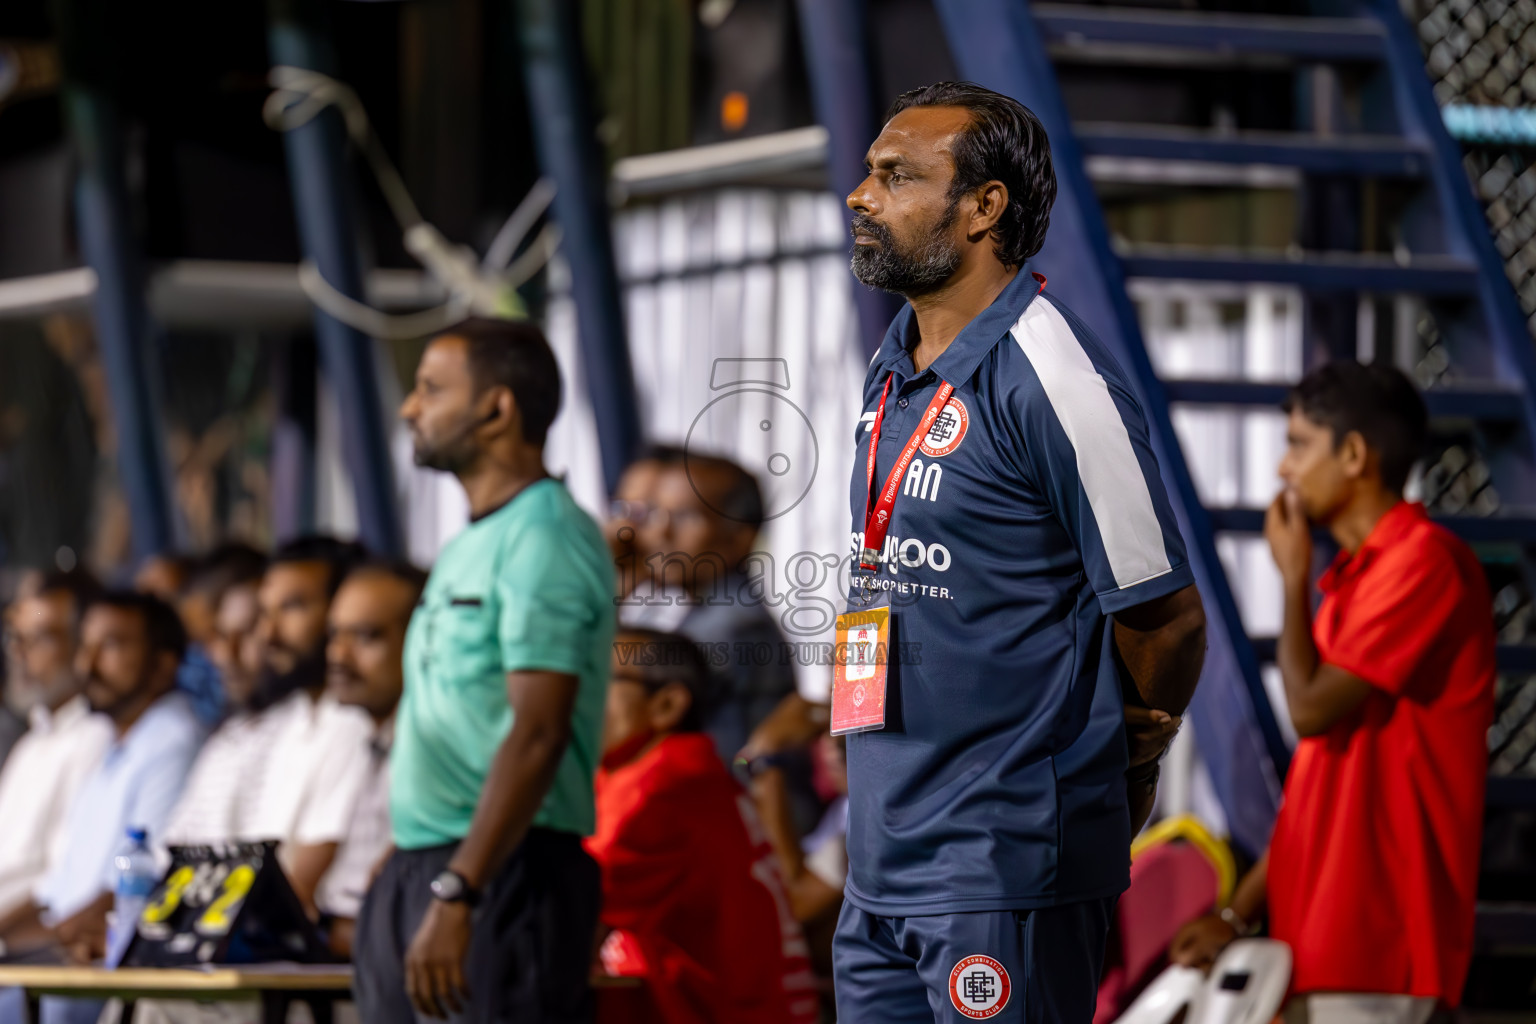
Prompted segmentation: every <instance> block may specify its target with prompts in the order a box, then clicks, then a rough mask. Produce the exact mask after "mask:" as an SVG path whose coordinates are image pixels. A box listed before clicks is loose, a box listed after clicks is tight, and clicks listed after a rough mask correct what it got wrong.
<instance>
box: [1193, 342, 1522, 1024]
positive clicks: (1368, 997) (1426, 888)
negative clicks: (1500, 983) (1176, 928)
mask: <svg viewBox="0 0 1536 1024" xmlns="http://www.w3.org/2000/svg"><path fill="white" fill-rule="evenodd" d="M1284 408H1285V410H1286V412H1287V413H1288V414H1289V417H1290V420H1289V424H1288V428H1287V450H1286V455H1285V458H1284V459H1283V460H1282V461H1281V463H1280V476H1281V479H1282V480H1283V481H1284V483H1285V489H1284V490H1283V491H1282V493H1281V494H1280V496H1279V497H1277V498H1276V499H1275V502H1274V504H1273V505H1271V506H1270V509H1269V512H1268V515H1267V516H1266V518H1265V523H1264V535H1265V538H1266V539H1267V540H1268V541H1269V545H1270V549H1271V551H1272V552H1273V554H1274V557H1275V562H1276V564H1277V565H1278V566H1279V567H1280V575H1281V578H1282V579H1283V581H1284V586H1285V612H1284V625H1283V628H1282V630H1281V635H1280V641H1279V645H1278V647H1277V650H1276V661H1277V662H1278V663H1279V667H1280V672H1281V675H1282V677H1283V679H1284V683H1285V695H1286V703H1287V704H1288V706H1289V708H1290V713H1291V721H1292V722H1293V723H1294V724H1295V726H1296V732H1297V734H1298V735H1299V736H1301V737H1302V739H1301V741H1300V742H1299V743H1298V744H1297V746H1296V753H1295V756H1294V758H1293V759H1292V761H1291V768H1290V772H1289V774H1288V775H1287V777H1286V780H1285V798H1284V803H1283V804H1282V806H1281V808H1280V815H1279V817H1278V819H1277V820H1276V822H1275V830H1274V834H1273V836H1272V837H1271V839H1270V847H1269V852H1268V853H1267V854H1266V856H1265V858H1264V859H1262V860H1261V861H1260V862H1259V864H1258V865H1257V866H1256V867H1255V868H1254V870H1253V871H1252V872H1250V873H1249V875H1248V877H1246V878H1245V879H1244V880H1243V882H1242V884H1241V885H1240V886H1239V887H1238V891H1237V893H1236V894H1235V895H1234V898H1233V901H1232V905H1231V907H1229V908H1228V909H1227V910H1225V911H1223V915H1224V916H1223V917H1221V918H1217V917H1210V918H1203V919H1200V920H1198V921H1194V922H1191V923H1190V924H1189V925H1187V926H1186V927H1185V928H1184V930H1183V931H1182V932H1181V933H1180V935H1179V936H1178V938H1176V939H1175V941H1174V948H1173V958H1174V959H1175V960H1176V961H1179V962H1183V963H1192V964H1200V963H1205V962H1208V961H1209V960H1210V959H1212V958H1213V957H1214V956H1215V954H1216V953H1217V952H1219V950H1220V948H1221V947H1222V946H1224V945H1225V944H1226V943H1227V942H1230V941H1231V940H1232V939H1233V938H1234V937H1235V936H1236V935H1237V934H1238V933H1239V932H1241V931H1246V930H1247V927H1248V925H1247V922H1250V921H1255V920H1256V919H1257V917H1258V915H1259V913H1260V912H1261V911H1262V909H1263V907H1264V904H1265V901H1266V895H1267V902H1268V906H1269V918H1270V932H1271V934H1272V935H1273V936H1274V937H1275V938H1277V939H1281V940H1283V941H1285V942H1286V943H1288V944H1289V945H1290V946H1291V949H1292V952H1293V954H1294V956H1295V965H1294V968H1293V974H1292V990H1293V992H1294V993H1295V994H1296V995H1297V996H1298V997H1302V998H1296V999H1293V1000H1292V1003H1291V1007H1290V1008H1289V1009H1288V1010H1287V1015H1286V1019H1287V1021H1312V1022H1314V1024H1335V1022H1337V1024H1343V1022H1346V1021H1350V1022H1352V1021H1361V1022H1365V1021H1369V1022H1372V1024H1377V1022H1380V1024H1398V1022H1402V1024H1419V1022H1422V1021H1424V1020H1426V1019H1427V1018H1428V1017H1429V1016H1430V1014H1431V1013H1432V1012H1433V1011H1434V1009H1435V1007H1436V1005H1437V1004H1438V1005H1439V1006H1442V1007H1454V1006H1456V1005H1457V1003H1458V1002H1459V1001H1460V998H1461V989H1462V984H1463V983H1464V982H1465V980H1466V976H1467V967H1468V964H1469V962H1470V961H1471V957H1472V933H1473V924H1474V912H1475V905H1476V898H1477V868H1478V852H1479V846H1480V843H1481V838H1482V829H1483V793H1484V788H1485V784H1486V778H1487V771H1488V745H1487V744H1488V741H1487V734H1488V727H1489V725H1490V724H1491V722H1492V720H1493V708H1494V674H1495V665H1494V642H1495V638H1494V625H1493V612H1492V602H1491V600H1490V598H1489V594H1488V586H1487V582H1486V580H1485V579H1484V576H1483V571H1482V566H1480V565H1479V564H1478V562H1477V559H1476V557H1475V556H1474V555H1473V554H1472V552H1471V550H1470V549H1469V548H1468V547H1467V546H1466V545H1465V544H1463V543H1462V542H1461V541H1460V540H1458V539H1457V538H1455V537H1454V536H1452V535H1451V534H1450V533H1449V532H1448V531H1446V530H1445V529H1443V528H1442V527H1439V526H1437V525H1435V524H1434V523H1431V522H1430V521H1429V520H1428V519H1427V518H1426V517H1425V514H1424V509H1423V507H1422V506H1420V505H1417V504H1410V503H1408V502H1405V501H1403V499H1402V492H1403V486H1404V484H1405V483H1406V481H1407V479H1408V473H1409V471H1410V469H1411V468H1412V466H1413V463H1414V462H1415V461H1416V459H1417V458H1418V456H1419V454H1420V451H1421V450H1422V448H1423V445H1424V442H1425V438H1426V434H1427V416H1426V413H1425V409H1424V402H1423V399H1422V398H1420V397H1419V394H1418V392H1417V391H1415V390H1414V387H1413V385H1412V384H1411V383H1409V381H1408V379H1407V378H1406V377H1404V376H1403V375H1402V374H1401V373H1399V372H1398V371H1397V370H1394V369H1391V368H1390V367H1385V366H1362V365H1360V364H1358V363H1354V362H1341V363H1334V364H1330V365H1328V366H1325V367H1323V368H1322V369H1320V370H1317V371H1315V372H1314V373H1311V374H1309V375H1308V376H1307V377H1306V378H1305V379H1303V380H1302V381H1301V383H1299V384H1298V385H1297V386H1296V388H1295V389H1294V390H1293V391H1292V392H1291V395H1290V397H1289V398H1288V399H1287V400H1286V403H1285V406H1284ZM1311 524H1316V525H1319V526H1323V527H1325V528H1327V530H1328V531H1329V533H1331V534H1332V535H1333V537H1334V539H1335V540H1336V541H1337V542H1338V544H1339V547H1340V549H1341V550H1340V552H1339V555H1338V557H1337V558H1335V559H1334V561H1333V564H1332V565H1331V566H1330V567H1329V569H1328V571H1327V572H1325V573H1324V574H1323V576H1322V578H1321V579H1320V580H1319V581H1318V589H1319V590H1320V591H1321V593H1322V602H1321V603H1320V604H1319V606H1318V609H1317V614H1316V616H1315V618H1314V617H1313V615H1312V591H1311V585H1310V573H1311V565H1312V538H1311V534H1310V530H1309V527H1310V525H1311ZM1309 626H1310V628H1309Z"/></svg>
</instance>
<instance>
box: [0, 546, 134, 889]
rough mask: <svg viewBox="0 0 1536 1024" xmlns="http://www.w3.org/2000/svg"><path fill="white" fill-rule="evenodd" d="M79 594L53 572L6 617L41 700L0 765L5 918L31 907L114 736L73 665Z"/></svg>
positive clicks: (23, 679) (23, 682) (25, 681)
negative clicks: (83, 786)
mask: <svg viewBox="0 0 1536 1024" xmlns="http://www.w3.org/2000/svg"><path fill="white" fill-rule="evenodd" d="M81 593H82V591H81V588H80V587H78V586H76V585H75V581H72V580H70V579H68V578H65V577H62V576H56V577H52V578H49V579H47V580H45V581H44V582H43V585H42V587H41V589H39V590H38V591H37V592H36V593H34V594H33V595H31V596H29V597H26V598H23V599H21V600H19V601H17V602H16V603H15V604H14V605H13V606H12V607H11V609H10V614H9V615H8V617H7V621H8V626H9V628H8V632H7V636H6V641H7V643H8V645H9V646H10V648H11V650H12V653H13V655H14V659H13V662H12V664H13V665H14V667H15V669H16V670H17V671H18V673H19V676H20V678H18V679H17V680H16V682H17V683H18V684H19V686H18V689H20V690H21V691H22V692H24V693H26V694H28V695H29V696H30V697H31V698H32V699H33V700H35V701H36V703H34V704H33V705H32V706H31V708H30V709H29V711H28V712H27V718H28V721H29V724H30V728H29V730H28V731H27V732H26V733H25V734H24V735H23V736H22V737H21V739H20V740H18V741H17V743H16V746H15V747H14V748H13V749H12V751H11V756H10V757H9V758H8V759H6V761H5V765H4V768H3V769H0V917H4V916H6V915H8V914H9V913H10V912H12V911H14V910H16V909H17V908H19V907H22V906H23V905H25V904H27V903H28V902H29V901H30V900H31V898H32V890H33V889H34V888H35V887H36V885H37V883H38V882H39V881H40V880H41V879H42V877H43V876H44V874H46V873H47V871H48V868H49V866H50V865H51V864H52V863H53V862H54V861H56V860H57V859H58V853H59V851H58V850H57V845H58V843H59V841H60V837H61V836H62V834H63V826H64V815H65V812H66V811H67V810H68V809H69V805H70V803H71V801H73V800H74V796H75V791H76V790H78V789H79V788H80V783H81V782H83V781H84V780H85V777H86V776H87V775H88V774H90V772H91V771H92V770H93V769H94V768H95V767H96V764H97V763H98V762H99V761H100V760H101V754H102V751H103V750H105V749H106V747H107V744H108V743H109V742H110V741H111V738H112V726H111V723H110V722H108V721H107V719H106V718H104V717H101V716H98V715H93V714H91V709H90V705H89V704H88V703H87V701H86V699H85V696H84V694H83V692H82V690H83V686H82V682H81V680H80V677H79V676H77V675H76V674H75V670H74V665H73V661H74V657H75V649H76V647H77V646H78V640H79V625H80V613H81V610H82V609H81V596H80V595H81Z"/></svg>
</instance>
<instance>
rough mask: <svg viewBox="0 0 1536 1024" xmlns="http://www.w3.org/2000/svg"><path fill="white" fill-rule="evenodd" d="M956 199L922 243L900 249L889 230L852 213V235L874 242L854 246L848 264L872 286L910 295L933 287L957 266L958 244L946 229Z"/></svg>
mask: <svg viewBox="0 0 1536 1024" xmlns="http://www.w3.org/2000/svg"><path fill="white" fill-rule="evenodd" d="M958 206H959V203H958V201H951V202H950V204H949V208H948V209H946V210H945V211H944V214H943V216H942V217H940V218H939V223H938V224H937V225H936V226H935V227H934V228H933V229H932V230H931V231H930V232H929V233H928V238H927V239H926V240H925V241H923V242H922V243H920V244H918V245H915V246H912V247H910V248H907V249H903V248H901V247H899V246H898V245H897V244H896V239H895V238H894V237H893V236H892V235H891V229H890V228H888V227H886V226H885V225H884V224H881V223H880V222H879V221H877V220H875V219H874V218H872V217H869V216H867V215H865V214H862V213H860V214H855V215H854V218H853V231H854V233H855V234H861V235H869V236H870V237H871V238H873V239H875V241H876V242H877V243H878V244H876V245H856V246H854V248H853V258H852V260H851V261H850V262H849V266H850V267H852V269H853V276H854V277H857V278H858V279H859V280H860V281H862V282H863V283H865V284H867V285H869V286H870V287H871V288H879V289H880V290H881V291H887V292H895V293H896V294H897V295H904V296H907V297H908V298H911V297H912V296H914V295H926V294H927V293H929V292H931V291H934V290H936V289H937V288H938V287H939V286H940V285H942V284H943V283H944V282H945V281H948V280H949V279H950V278H951V277H953V276H954V273H955V271H956V270H959V269H960V247H959V246H957V245H956V244H955V242H954V240H953V239H952V238H951V237H950V235H949V232H948V228H949V227H950V225H951V224H953V223H954V220H955V210H956V208H957V207H958Z"/></svg>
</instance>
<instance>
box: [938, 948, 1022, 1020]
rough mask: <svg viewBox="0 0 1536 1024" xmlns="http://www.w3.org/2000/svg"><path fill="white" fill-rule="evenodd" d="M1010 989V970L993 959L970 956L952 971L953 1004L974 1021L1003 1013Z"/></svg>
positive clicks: (950, 985)
mask: <svg viewBox="0 0 1536 1024" xmlns="http://www.w3.org/2000/svg"><path fill="white" fill-rule="evenodd" d="M1010 989H1011V986H1010V985H1009V983H1008V972H1007V970H1005V969H1004V968H1003V965H1002V964H1000V963H998V962H997V961H996V960H993V959H992V958H991V957H989V956H982V955H980V954H977V955H975V956H968V957H966V958H965V959H963V960H961V961H960V962H959V963H957V964H955V969H954V970H952V971H950V972H949V1001H950V1002H951V1003H954V1004H955V1009H957V1010H959V1011H960V1013H961V1014H962V1015H964V1016H966V1017H969V1018H971V1019H972V1020H986V1019H987V1018H988V1017H995V1016H997V1015H998V1014H999V1013H1002V1012H1003V1007H1005V1006H1007V1005H1008V996H1009V992H1010Z"/></svg>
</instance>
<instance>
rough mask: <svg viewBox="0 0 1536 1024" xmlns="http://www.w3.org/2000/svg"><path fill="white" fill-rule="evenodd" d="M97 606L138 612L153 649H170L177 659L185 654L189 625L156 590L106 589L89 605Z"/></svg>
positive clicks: (88, 606) (179, 659)
mask: <svg viewBox="0 0 1536 1024" xmlns="http://www.w3.org/2000/svg"><path fill="white" fill-rule="evenodd" d="M97 607H101V608H121V609H125V610H127V611H131V612H136V613H138V616H139V618H140V619H142V620H143V622H144V631H145V634H146V635H147V637H148V639H149V649H150V650H151V651H154V652H156V653H160V652H169V653H171V654H173V655H175V656H176V661H177V662H178V663H180V661H181V659H182V658H183V657H185V656H186V653H187V629H186V627H185V626H183V625H182V624H181V616H179V615H177V614H176V610H175V609H174V608H172V607H171V606H170V605H168V604H166V603H165V602H164V601H162V600H160V598H158V597H156V596H155V595H154V594H145V593H140V592H139V591H137V590H103V591H101V592H100V593H98V594H96V595H95V596H94V597H92V598H91V600H90V603H89V604H87V605H86V608H87V609H90V608H97Z"/></svg>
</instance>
